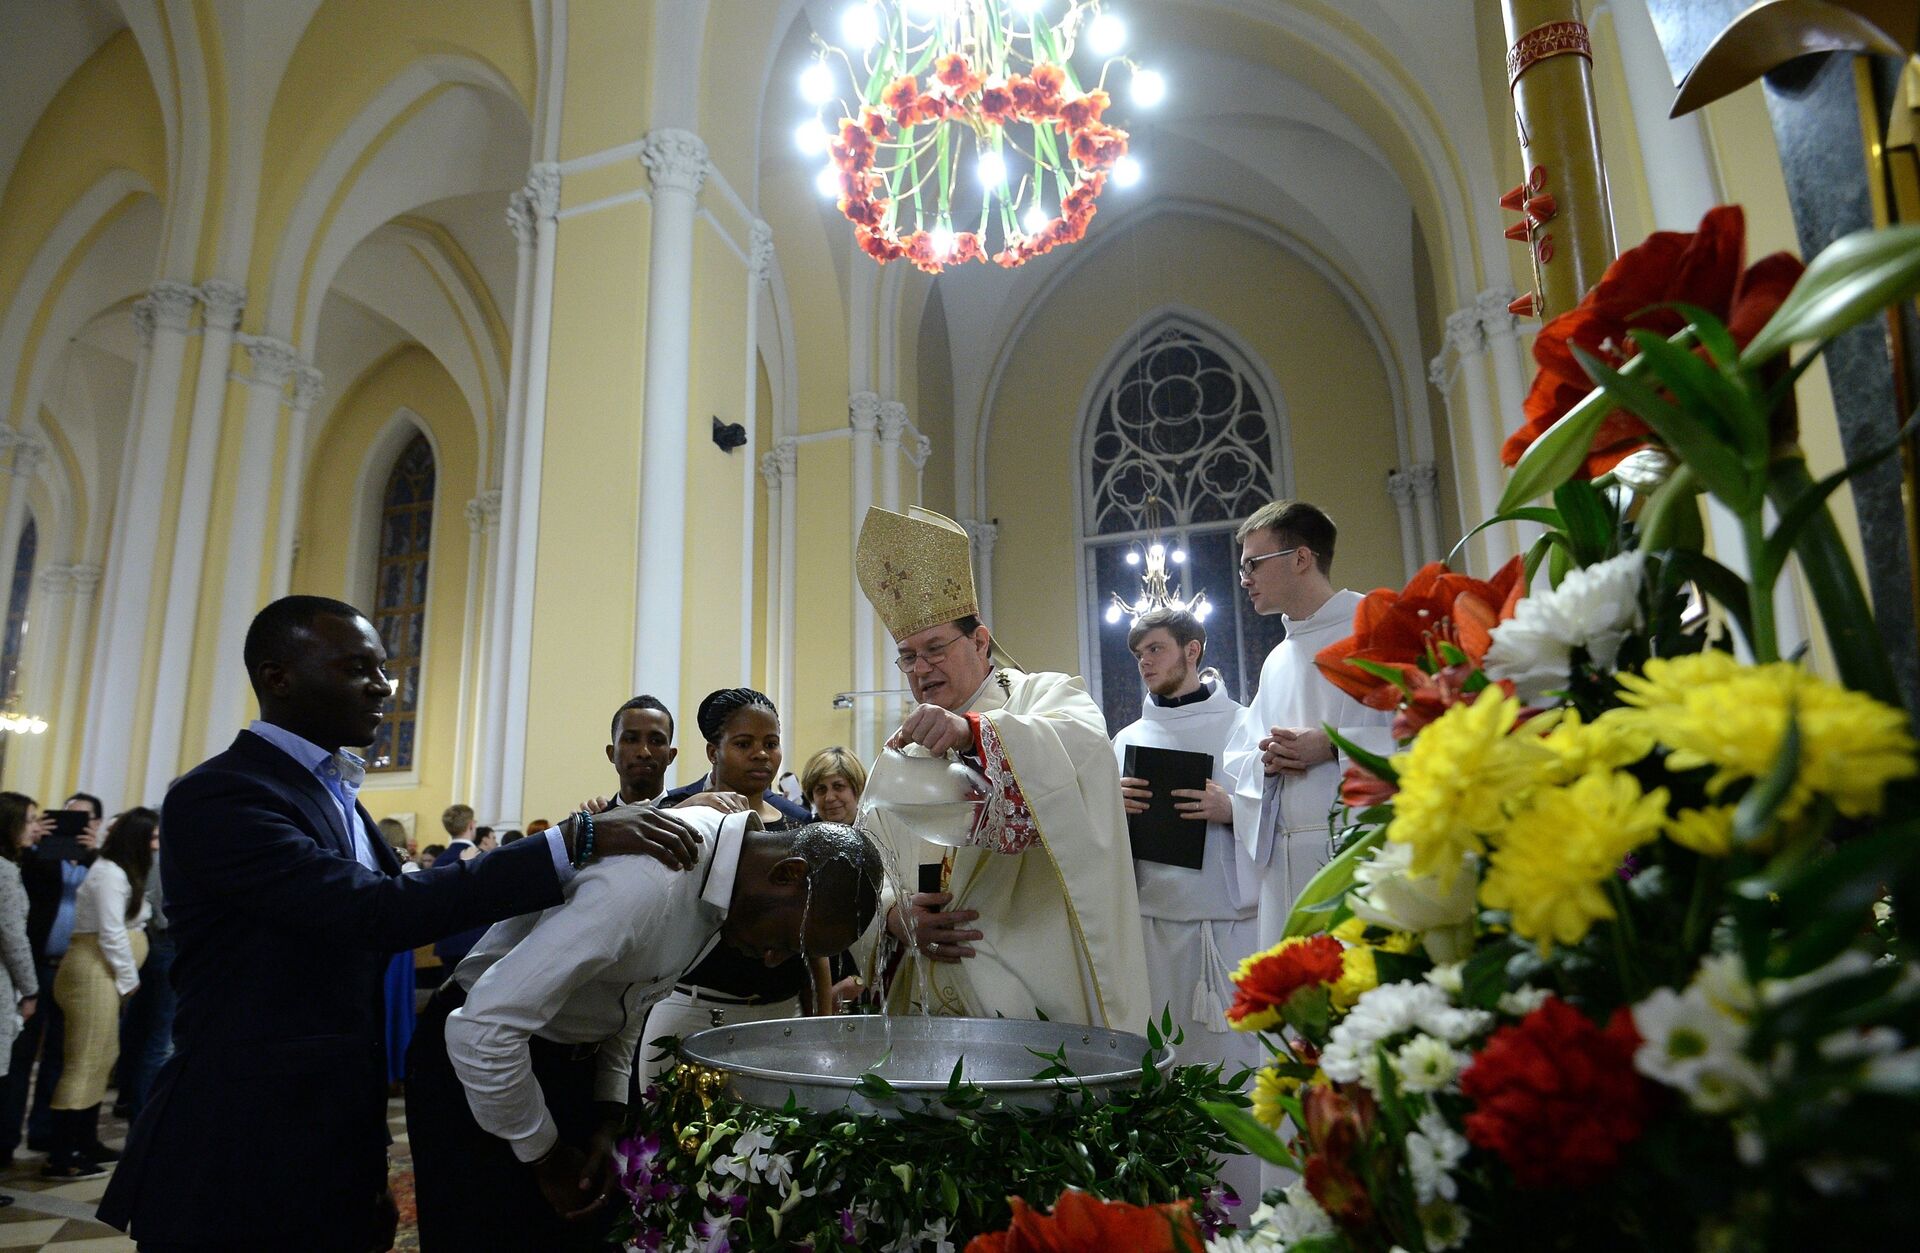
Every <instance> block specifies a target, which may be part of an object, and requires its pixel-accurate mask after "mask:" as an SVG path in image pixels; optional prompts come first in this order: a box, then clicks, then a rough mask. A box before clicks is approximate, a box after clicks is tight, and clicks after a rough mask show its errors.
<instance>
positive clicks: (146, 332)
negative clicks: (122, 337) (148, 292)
mask: <svg viewBox="0 0 1920 1253" xmlns="http://www.w3.org/2000/svg"><path fill="white" fill-rule="evenodd" d="M133 330H134V334H136V335H138V336H139V337H140V346H141V347H142V348H146V347H150V346H151V345H152V344H153V302H152V301H151V300H148V299H147V298H146V297H144V296H143V297H141V298H140V299H139V300H136V301H134V302H133Z"/></svg>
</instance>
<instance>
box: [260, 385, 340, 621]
mask: <svg viewBox="0 0 1920 1253" xmlns="http://www.w3.org/2000/svg"><path fill="white" fill-rule="evenodd" d="M325 383H326V377H325V376H324V375H323V374H321V373H320V371H319V370H316V369H315V368H314V367H312V366H310V365H303V366H301V367H300V368H298V369H297V370H295V371H294V372H293V413H292V416H291V417H289V418H288V419H287V444H286V448H287V453H286V457H285V459H284V460H283V461H282V462H281V467H280V520H279V522H278V523H277V524H276V525H275V527H274V532H273V544H274V549H273V587H272V588H271V589H270V592H269V595H271V596H272V598H273V599H274V600H278V599H280V598H281V597H282V596H285V595H286V594H287V592H288V591H290V590H291V589H292V587H293V559H294V558H295V557H296V556H297V555H298V554H299V548H300V545H299V538H300V498H301V497H302V496H303V495H304V494H305V491H306V484H307V423H308V422H309V421H310V420H311V419H312V416H313V407H314V406H315V405H316V404H318V403H319V402H320V390H321V388H322V387H323V386H324V385H325Z"/></svg>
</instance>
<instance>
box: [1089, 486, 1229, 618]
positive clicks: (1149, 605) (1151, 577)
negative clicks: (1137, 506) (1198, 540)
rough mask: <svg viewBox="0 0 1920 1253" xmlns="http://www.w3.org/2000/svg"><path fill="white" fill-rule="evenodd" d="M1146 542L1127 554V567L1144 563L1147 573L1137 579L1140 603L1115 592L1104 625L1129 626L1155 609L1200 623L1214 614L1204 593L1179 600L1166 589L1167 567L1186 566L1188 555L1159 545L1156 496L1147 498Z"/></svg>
mask: <svg viewBox="0 0 1920 1253" xmlns="http://www.w3.org/2000/svg"><path fill="white" fill-rule="evenodd" d="M1146 512H1147V526H1148V534H1147V542H1146V543H1145V544H1144V545H1142V544H1141V543H1139V541H1137V540H1136V541H1135V542H1134V545H1133V547H1132V548H1129V549H1128V550H1127V564H1128V565H1130V566H1138V565H1140V564H1142V563H1143V562H1144V563H1145V565H1146V567H1147V571H1146V573H1145V574H1143V575H1141V576H1140V596H1139V599H1137V600H1135V601H1133V602H1132V603H1131V604H1129V603H1128V602H1127V601H1125V600H1123V599H1121V597H1120V593H1118V592H1114V593H1112V596H1113V603H1112V604H1110V605H1108V606H1107V623H1108V624H1109V625H1113V624H1116V623H1118V622H1119V621H1120V620H1121V619H1122V618H1125V619H1127V620H1128V625H1129V626H1131V625H1132V624H1133V623H1135V622H1138V621H1140V619H1142V618H1144V617H1146V616H1147V615H1148V614H1149V613H1152V612H1153V611H1154V610H1156V609H1184V610H1186V611H1187V612H1188V613H1190V614H1192V615H1193V616H1194V617H1196V618H1198V619H1200V620H1201V621H1202V622H1204V621H1206V618H1207V615H1208V614H1210V613H1212V612H1213V606H1212V605H1211V604H1209V603H1207V594H1206V593H1205V592H1195V593H1194V594H1193V596H1192V597H1191V598H1190V599H1186V600H1182V599H1181V598H1180V597H1178V596H1175V595H1174V594H1173V591H1172V589H1171V588H1169V587H1168V586H1167V563H1168V562H1169V561H1171V562H1172V563H1173V564H1174V565H1176V566H1184V565H1185V564H1186V563H1187V551H1186V549H1184V548H1181V547H1179V546H1178V545H1175V546H1174V547H1173V548H1172V549H1169V548H1168V547H1167V546H1166V545H1165V544H1163V543H1161V541H1160V499H1159V497H1157V496H1149V497H1148V498H1147V510H1146Z"/></svg>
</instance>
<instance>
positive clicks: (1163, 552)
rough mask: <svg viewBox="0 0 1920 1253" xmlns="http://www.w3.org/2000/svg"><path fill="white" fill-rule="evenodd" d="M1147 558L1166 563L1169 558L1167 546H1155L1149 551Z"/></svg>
mask: <svg viewBox="0 0 1920 1253" xmlns="http://www.w3.org/2000/svg"><path fill="white" fill-rule="evenodd" d="M1147 556H1149V557H1151V558H1153V559H1154V560H1155V561H1164V560H1165V559H1166V556H1167V546H1166V545H1165V544H1155V545H1154V546H1153V547H1152V548H1149V549H1147Z"/></svg>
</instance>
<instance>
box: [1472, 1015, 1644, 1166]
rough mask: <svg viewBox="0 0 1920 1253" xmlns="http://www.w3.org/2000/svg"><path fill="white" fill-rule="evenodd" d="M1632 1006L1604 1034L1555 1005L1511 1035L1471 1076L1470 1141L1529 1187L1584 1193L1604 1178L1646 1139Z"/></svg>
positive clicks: (1479, 1060)
mask: <svg viewBox="0 0 1920 1253" xmlns="http://www.w3.org/2000/svg"><path fill="white" fill-rule="evenodd" d="M1639 1047H1640V1035H1639V1032H1637V1031H1635V1030H1634V1027H1633V1016H1632V1015H1631V1014H1630V1013H1629V1012H1628V1011H1627V1009H1626V1008H1625V1007H1622V1008H1621V1009H1619V1010H1618V1011H1616V1012H1615V1013H1614V1016H1613V1020H1612V1021H1611V1022H1610V1023H1608V1025H1607V1026H1606V1028H1605V1029H1604V1030H1603V1029H1602V1028H1600V1027H1599V1026H1598V1025H1596V1024H1595V1023H1594V1022H1593V1021H1592V1020H1591V1019H1589V1018H1588V1017H1587V1016H1586V1015H1585V1014H1583V1013H1581V1012H1580V1011H1579V1010H1577V1009H1575V1008H1574V1007H1573V1006H1571V1005H1569V1004H1567V1003H1566V1002H1565V1001H1563V1000H1560V999H1559V998H1558V997H1555V998H1553V999H1551V1000H1549V1001H1547V1002H1546V1004H1544V1005H1542V1006H1541V1007H1540V1008H1539V1009H1536V1010H1534V1011H1533V1012H1532V1013H1531V1014H1528V1015H1527V1016H1526V1017H1525V1018H1523V1019H1521V1020H1520V1022H1519V1023H1517V1024H1515V1025H1514V1026H1510V1027H1502V1028H1500V1030H1498V1031H1496V1032H1494V1033H1493V1037H1492V1039H1490V1040H1488V1041H1487V1046H1486V1048H1484V1049H1483V1050H1481V1052H1480V1055H1479V1056H1478V1057H1476V1058H1474V1060H1473V1063H1472V1064H1471V1065H1469V1066H1468V1067H1467V1069H1466V1070H1465V1071H1464V1072H1462V1073H1461V1076H1460V1090H1461V1092H1463V1093H1465V1094H1466V1096H1467V1097H1468V1099H1470V1100H1471V1101H1472V1102H1473V1104H1474V1111H1473V1112H1472V1113H1471V1114H1468V1115H1467V1120H1466V1127H1467V1139H1468V1140H1469V1141H1471V1142H1472V1143H1473V1144H1475V1145H1477V1146H1478V1147H1480V1148H1483V1149H1487V1150H1490V1151H1491V1152H1493V1153H1495V1154H1497V1155H1499V1157H1500V1160H1501V1161H1504V1162H1505V1163H1506V1164H1507V1166H1508V1167H1509V1168H1510V1169H1511V1170H1512V1171H1513V1177H1514V1179H1515V1180H1516V1181H1518V1183H1519V1184H1520V1186H1521V1187H1523V1188H1580V1187H1586V1186H1588V1185H1590V1184H1593V1183H1595V1182H1597V1181H1599V1180H1600V1179H1602V1178H1604V1177H1605V1176H1606V1175H1607V1174H1608V1172H1610V1171H1611V1170H1612V1169H1613V1168H1614V1166H1615V1165H1617V1164H1618V1163H1619V1160H1620V1150H1621V1149H1623V1148H1624V1147H1626V1146H1627V1145H1629V1144H1631V1143H1633V1142H1634V1141H1635V1140H1637V1139H1639V1138H1640V1133H1641V1131H1642V1130H1643V1129H1644V1127H1645V1125H1646V1120H1647V1104H1648V1102H1647V1090H1646V1084H1645V1081H1644V1080H1642V1079H1641V1078H1640V1076H1639V1074H1638V1073H1636V1072H1635V1070H1634V1068H1633V1053H1634V1050H1635V1049H1637V1048H1639Z"/></svg>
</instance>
